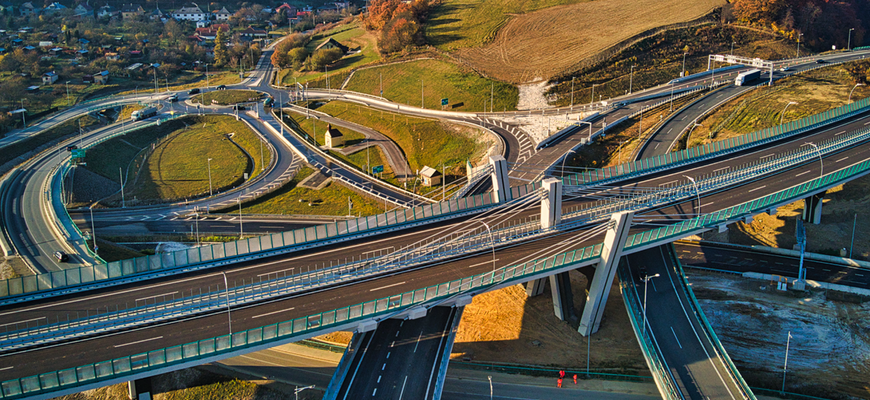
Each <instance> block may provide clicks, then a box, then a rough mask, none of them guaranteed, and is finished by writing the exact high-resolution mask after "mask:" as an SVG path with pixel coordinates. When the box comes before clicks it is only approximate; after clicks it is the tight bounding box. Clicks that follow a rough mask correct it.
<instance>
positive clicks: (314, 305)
mask: <svg viewBox="0 0 870 400" xmlns="http://www.w3.org/2000/svg"><path fill="white" fill-rule="evenodd" d="M263 76H269V75H268V73H267V74H264V75H263ZM263 81H264V79H261V80H260V82H261V84H262V82H263ZM327 95H328V94H327ZM686 120H691V117H689V118H682V119H680V121H686ZM674 123H675V124H676V122H674ZM865 124H866V123H865V120H864V119H863V118H854V119H852V120H850V121H848V122H844V123H839V124H836V125H835V126H833V127H829V128H826V129H823V130H819V131H817V132H816V133H814V136H813V137H812V139H811V140H815V141H820V140H823V139H824V138H830V137H833V136H836V135H838V134H839V133H841V131H850V130H855V129H859V128H862V127H863V126H864V125H865ZM669 129H671V130H672V131H673V130H676V129H674V128H669ZM662 130H664V128H663V129H662ZM505 132H507V131H506V130H505ZM502 134H503V136H504V138H505V142H506V150H507V153H508V155H509V157H508V159H509V160H510V159H511V158H512V157H513V158H514V159H516V158H515V157H516V156H518V154H519V152H518V151H517V149H518V148H519V141H518V140H517V139H516V138H513V136H512V135H509V134H507V135H505V134H504V133H502ZM511 138H513V140H511ZM662 140H663V141H666V139H662ZM806 140H808V138H807V137H802V138H799V139H794V140H786V141H782V142H780V143H777V144H776V146H771V147H769V148H767V149H764V150H761V151H745V152H742V153H741V154H740V155H739V156H736V157H729V158H727V159H726V158H723V159H720V160H717V161H716V162H710V163H704V164H703V165H697V166H693V167H692V168H690V169H681V170H678V171H676V172H673V173H662V174H658V175H655V176H651V177H647V178H643V179H641V180H637V181H634V182H627V183H626V184H624V185H623V186H622V187H621V188H617V189H614V190H613V191H614V192H619V191H626V192H630V191H631V190H632V189H634V188H644V187H658V186H660V185H663V184H664V185H666V184H668V183H670V182H671V181H673V180H674V179H675V178H676V179H677V180H684V179H683V178H681V177H680V176H681V175H690V176H697V175H703V174H712V173H713V172H714V171H717V170H721V168H734V166H739V165H741V164H746V163H749V162H753V161H756V160H758V159H759V158H761V157H766V156H767V155H768V154H770V153H774V154H779V153H786V152H789V151H792V150H795V149H798V148H800V147H801V145H802V144H803V142H804V141H806ZM270 141H271V140H270ZM278 142H279V141H277V140H276V141H275V143H278ZM275 143H273V145H274V144H275ZM575 144H576V142H573V141H572V140H565V141H563V142H560V143H558V145H555V146H552V147H548V148H547V149H543V150H542V151H539V152H537V153H535V155H534V156H533V157H532V158H531V159H530V160H529V161H528V162H529V163H530V164H534V163H537V162H538V161H541V160H547V159H549V160H551V161H552V160H553V159H554V156H555V157H558V156H561V155H562V154H564V152H566V151H567V150H566V148H570V147H573V145H575ZM279 145H280V143H279ZM512 151H513V152H512ZM866 151H867V150H863V149H861V148H858V147H853V148H850V149H848V150H845V151H842V152H840V153H838V154H835V155H829V156H826V157H825V170H826V171H831V170H834V169H838V168H840V167H842V166H846V165H849V164H851V163H853V162H856V161H858V160H865V159H868V158H870V157H868V154H866ZM311 154H312V153H311V152H309V153H307V156H311ZM535 157H537V158H535ZM800 171H801V172H800V173H789V172H785V173H782V174H779V175H776V176H768V177H764V178H760V179H758V180H756V181H754V182H752V183H749V184H747V185H748V186H742V187H737V188H732V189H731V190H727V191H721V192H717V193H709V194H707V193H705V194H703V196H702V197H701V204H700V207H701V208H704V209H706V208H710V209H712V208H717V209H718V208H725V207H726V206H728V205H733V204H737V203H740V202H742V201H746V200H749V199H752V198H754V197H757V195H758V194H752V192H754V191H755V190H760V189H756V188H761V189H765V190H764V192H772V191H775V190H778V189H781V188H785V187H789V186H792V185H794V184H796V183H800V182H804V181H806V180H808V179H810V178H811V177H815V176H816V175H817V174H818V173H819V171H818V164H817V163H808V164H806V165H803V166H801V167H800ZM525 177H526V176H525V175H521V176H518V177H517V178H518V179H523V178H525ZM584 201H586V200H583V199H578V200H574V201H573V202H572V201H566V203H565V206H566V207H570V206H573V205H576V203H577V202H584ZM698 206H699V204H697V203H696V202H694V201H693V200H688V201H683V202H681V203H678V204H675V205H672V206H669V207H666V208H663V209H659V210H655V211H653V212H650V213H648V214H647V215H650V216H655V215H660V216H661V218H664V219H669V220H676V219H679V218H684V217H685V216H691V215H692V214H694V212H695V211H696V209H697V207H698ZM188 209H189V208H188ZM135 212H139V211H128V213H135ZM148 212H152V211H151V210H148ZM154 212H155V213H157V211H154ZM159 212H160V213H166V210H165V209H164V210H160V211H159ZM535 212H536V210H534V209H533V208H532V209H530V210H527V211H525V212H524V214H518V215H516V216H513V218H520V217H523V216H526V215H531V214H534V213H535ZM141 214H142V213H141V212H139V214H138V215H141ZM131 215H137V214H127V215H126V216H125V217H129V216H131ZM99 220H100V219H99V218H98V221H99ZM167 223H168V222H167ZM464 224H466V222H465V221H464V220H459V221H455V222H448V223H442V224H439V225H436V226H435V227H433V228H430V229H428V230H425V231H415V232H407V233H404V234H403V235H402V237H401V238H400V239H396V238H395V237H387V236H385V237H381V238H376V239H375V240H366V241H355V242H349V243H347V244H345V245H343V246H340V247H338V248H335V249H329V250H322V251H306V252H301V253H298V254H292V255H289V258H288V256H282V257H275V258H271V259H263V260H258V261H257V262H249V263H243V264H239V265H237V266H235V267H234V268H232V269H228V270H227V271H226V272H227V275H228V276H229V277H230V280H231V281H236V280H241V279H251V278H252V277H255V276H260V275H261V274H268V273H275V272H278V271H282V270H288V269H292V268H301V267H303V266H307V265H311V264H312V263H316V262H322V261H323V260H330V259H336V260H338V259H341V258H343V257H346V256H349V255H358V254H360V253H363V252H366V251H373V250H378V247H379V246H380V247H384V246H386V245H387V244H389V245H392V246H401V245H402V244H404V243H412V242H414V241H416V240H419V239H420V238H421V237H422V236H423V235H431V234H432V233H433V232H432V231H434V230H440V231H439V232H447V231H450V230H455V229H457V228H458V227H462V226H463V225H464ZM27 228H30V226H29V225H28V226H27ZM19 229H21V226H19ZM31 229H32V228H31ZM635 229H636V230H639V229H644V227H643V226H638V227H636V228H635ZM580 239H582V240H580ZM572 240H575V241H572ZM600 241H601V236H600V235H597V236H594V237H591V238H590V237H584V235H583V233H582V232H580V231H569V232H559V233H558V234H554V235H551V236H549V237H546V238H543V239H540V240H537V241H534V242H530V243H526V244H522V245H518V246H514V247H511V248H507V249H499V250H498V252H497V254H496V258H497V262H498V265H499V266H503V265H510V264H516V263H518V262H520V261H522V260H528V259H531V258H533V257H536V256H542V255H545V254H552V253H555V252H558V251H564V250H566V249H571V248H575V247H581V246H583V245H586V244H590V243H597V242H600ZM34 253H36V252H34ZM43 256H44V254H43ZM488 261H490V262H488ZM468 265H471V266H468ZM491 269H492V264H491V256H490V255H489V254H488V253H485V254H478V255H474V256H471V257H469V258H466V259H463V260H457V261H452V262H445V263H441V264H439V265H434V266H430V267H428V268H426V269H415V270H409V271H405V272H403V273H398V274H394V275H388V276H382V277H377V278H374V279H369V280H366V281H362V282H359V283H357V284H355V285H352V286H346V287H340V288H330V289H326V290H322V291H317V292H313V293H302V294H299V295H296V296H292V297H290V298H285V299H280V300H277V301H274V302H270V303H266V304H257V305H250V306H245V307H242V308H239V309H234V310H233V312H232V321H233V329H234V330H236V331H238V330H241V329H247V328H252V327H256V326H263V325H266V324H270V323H275V322H279V321H284V320H288V319H290V318H293V317H298V316H304V315H309V314H313V313H315V312H317V311H322V310H327V309H333V308H339V307H341V306H343V305H348V304H355V303H359V302H362V301H365V300H366V299H373V298H380V297H384V296H386V295H390V294H394V293H402V292H405V291H409V290H413V289H415V288H419V287H423V286H427V285H430V284H436V283H441V282H446V281H449V280H452V279H458V278H461V277H465V276H469V275H472V274H476V273H481V272H486V271H487V270H491ZM221 283H222V276H221V274H220V273H216V272H205V273H202V274H187V275H183V276H178V277H172V278H165V279H161V280H156V281H151V282H148V283H146V284H144V285H128V286H126V287H123V288H118V290H115V291H109V290H102V291H97V292H93V293H88V294H86V295H83V296H75V297H72V298H62V299H57V300H50V301H44V302H36V303H32V304H27V305H23V306H21V307H10V308H5V309H4V310H3V312H2V315H0V323H3V324H8V323H15V322H17V321H22V320H28V319H32V318H40V317H42V318H45V319H46V320H58V319H63V318H64V317H65V314H67V313H68V312H69V310H89V309H90V310H99V309H100V308H104V307H106V306H108V307H110V308H111V307H114V306H116V305H120V304H129V303H130V302H133V303H135V301H136V300H137V299H142V298H145V297H148V296H151V295H153V294H154V293H157V294H158V295H159V294H163V293H169V292H173V291H174V292H176V293H184V292H186V291H191V290H196V289H197V288H200V287H216V286H218V285H220V284H221ZM351 288H352V290H351ZM169 323H170V324H172V329H171V330H169V331H167V330H166V329H162V328H163V327H162V326H159V325H157V326H146V327H142V328H139V329H136V330H132V331H126V332H116V333H113V334H112V335H111V336H103V337H94V338H90V339H85V340H76V341H73V342H69V343H66V344H65V345H64V346H60V347H50V348H42V349H33V350H29V351H26V352H21V353H12V354H4V355H3V356H2V357H3V358H4V363H8V365H13V366H14V368H11V369H8V370H4V371H3V372H2V379H0V380H6V379H9V378H12V377H23V376H28V375H33V374H35V373H38V372H43V371H47V370H56V369H61V368H67V367H73V366H77V365H82V364H84V363H87V362H96V361H102V360H106V359H110V358H114V357H120V356H122V355H126V354H133V353H138V352H142V351H147V350H149V349H153V348H162V347H168V346H172V345H175V344H182V343H187V342H191V341H194V340H196V338H202V337H212V336H216V335H220V334H224V333H225V331H226V330H227V329H228V326H227V321H226V315H225V314H222V313H214V314H211V315H202V316H196V317H192V318H185V319H180V320H177V321H172V322H169ZM76 349H80V350H76ZM94 349H100V351H94ZM95 353H96V358H95Z"/></svg>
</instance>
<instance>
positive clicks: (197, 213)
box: [193, 207, 199, 246]
mask: <svg viewBox="0 0 870 400" xmlns="http://www.w3.org/2000/svg"><path fill="white" fill-rule="evenodd" d="M193 216H194V217H195V218H196V219H194V220H193V223H194V225H196V245H197V246H199V208H198V207H194V208H193Z"/></svg>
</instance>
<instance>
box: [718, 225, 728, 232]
mask: <svg viewBox="0 0 870 400" xmlns="http://www.w3.org/2000/svg"><path fill="white" fill-rule="evenodd" d="M724 232H728V225H727V224H722V225H719V233H724Z"/></svg>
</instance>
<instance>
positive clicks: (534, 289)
mask: <svg viewBox="0 0 870 400" xmlns="http://www.w3.org/2000/svg"><path fill="white" fill-rule="evenodd" d="M546 284H547V279H546V278H540V279H535V280H533V281H528V282H526V296H529V297H535V296H540V295H541V294H543V293H544V285H546Z"/></svg>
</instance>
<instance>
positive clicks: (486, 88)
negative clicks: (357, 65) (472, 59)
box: [346, 60, 519, 111]
mask: <svg viewBox="0 0 870 400" xmlns="http://www.w3.org/2000/svg"><path fill="white" fill-rule="evenodd" d="M382 82H383V89H384V97H385V98H387V99H390V100H392V101H394V102H397V103H403V104H408V105H412V106H415V107H419V106H420V105H421V104H422V105H424V108H429V109H434V110H440V109H441V99H445V98H446V99H448V101H449V106H448V107H447V109H448V110H452V111H482V110H483V109H484V103H486V111H489V110H490V108H491V109H492V110H493V111H504V110H516V108H517V100H518V99H519V97H518V96H519V91H518V90H517V88H516V87H514V86H513V85H510V84H507V83H504V82H499V81H496V80H491V79H487V78H484V77H482V76H480V75H478V74H477V73H475V72H473V71H471V70H468V69H464V68H461V67H459V66H457V65H456V64H452V63H448V62H444V61H439V60H419V61H410V62H404V63H398V64H389V65H384V66H380V67H373V68H367V69H363V70H359V71H357V72H356V73H355V74H354V76H353V78H351V80H350V82H348V85H347V87H346V89H348V90H353V91H356V92H362V93H368V94H373V95H375V96H379V95H380V90H381V83H382ZM421 83H422V87H421ZM421 89H422V94H423V98H422V99H421V97H420V94H421ZM491 95H492V96H491ZM491 99H492V100H491ZM421 100H423V102H422V103H421ZM491 101H492V102H493V103H495V106H494V107H490V105H491V104H490V102H491Z"/></svg>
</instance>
